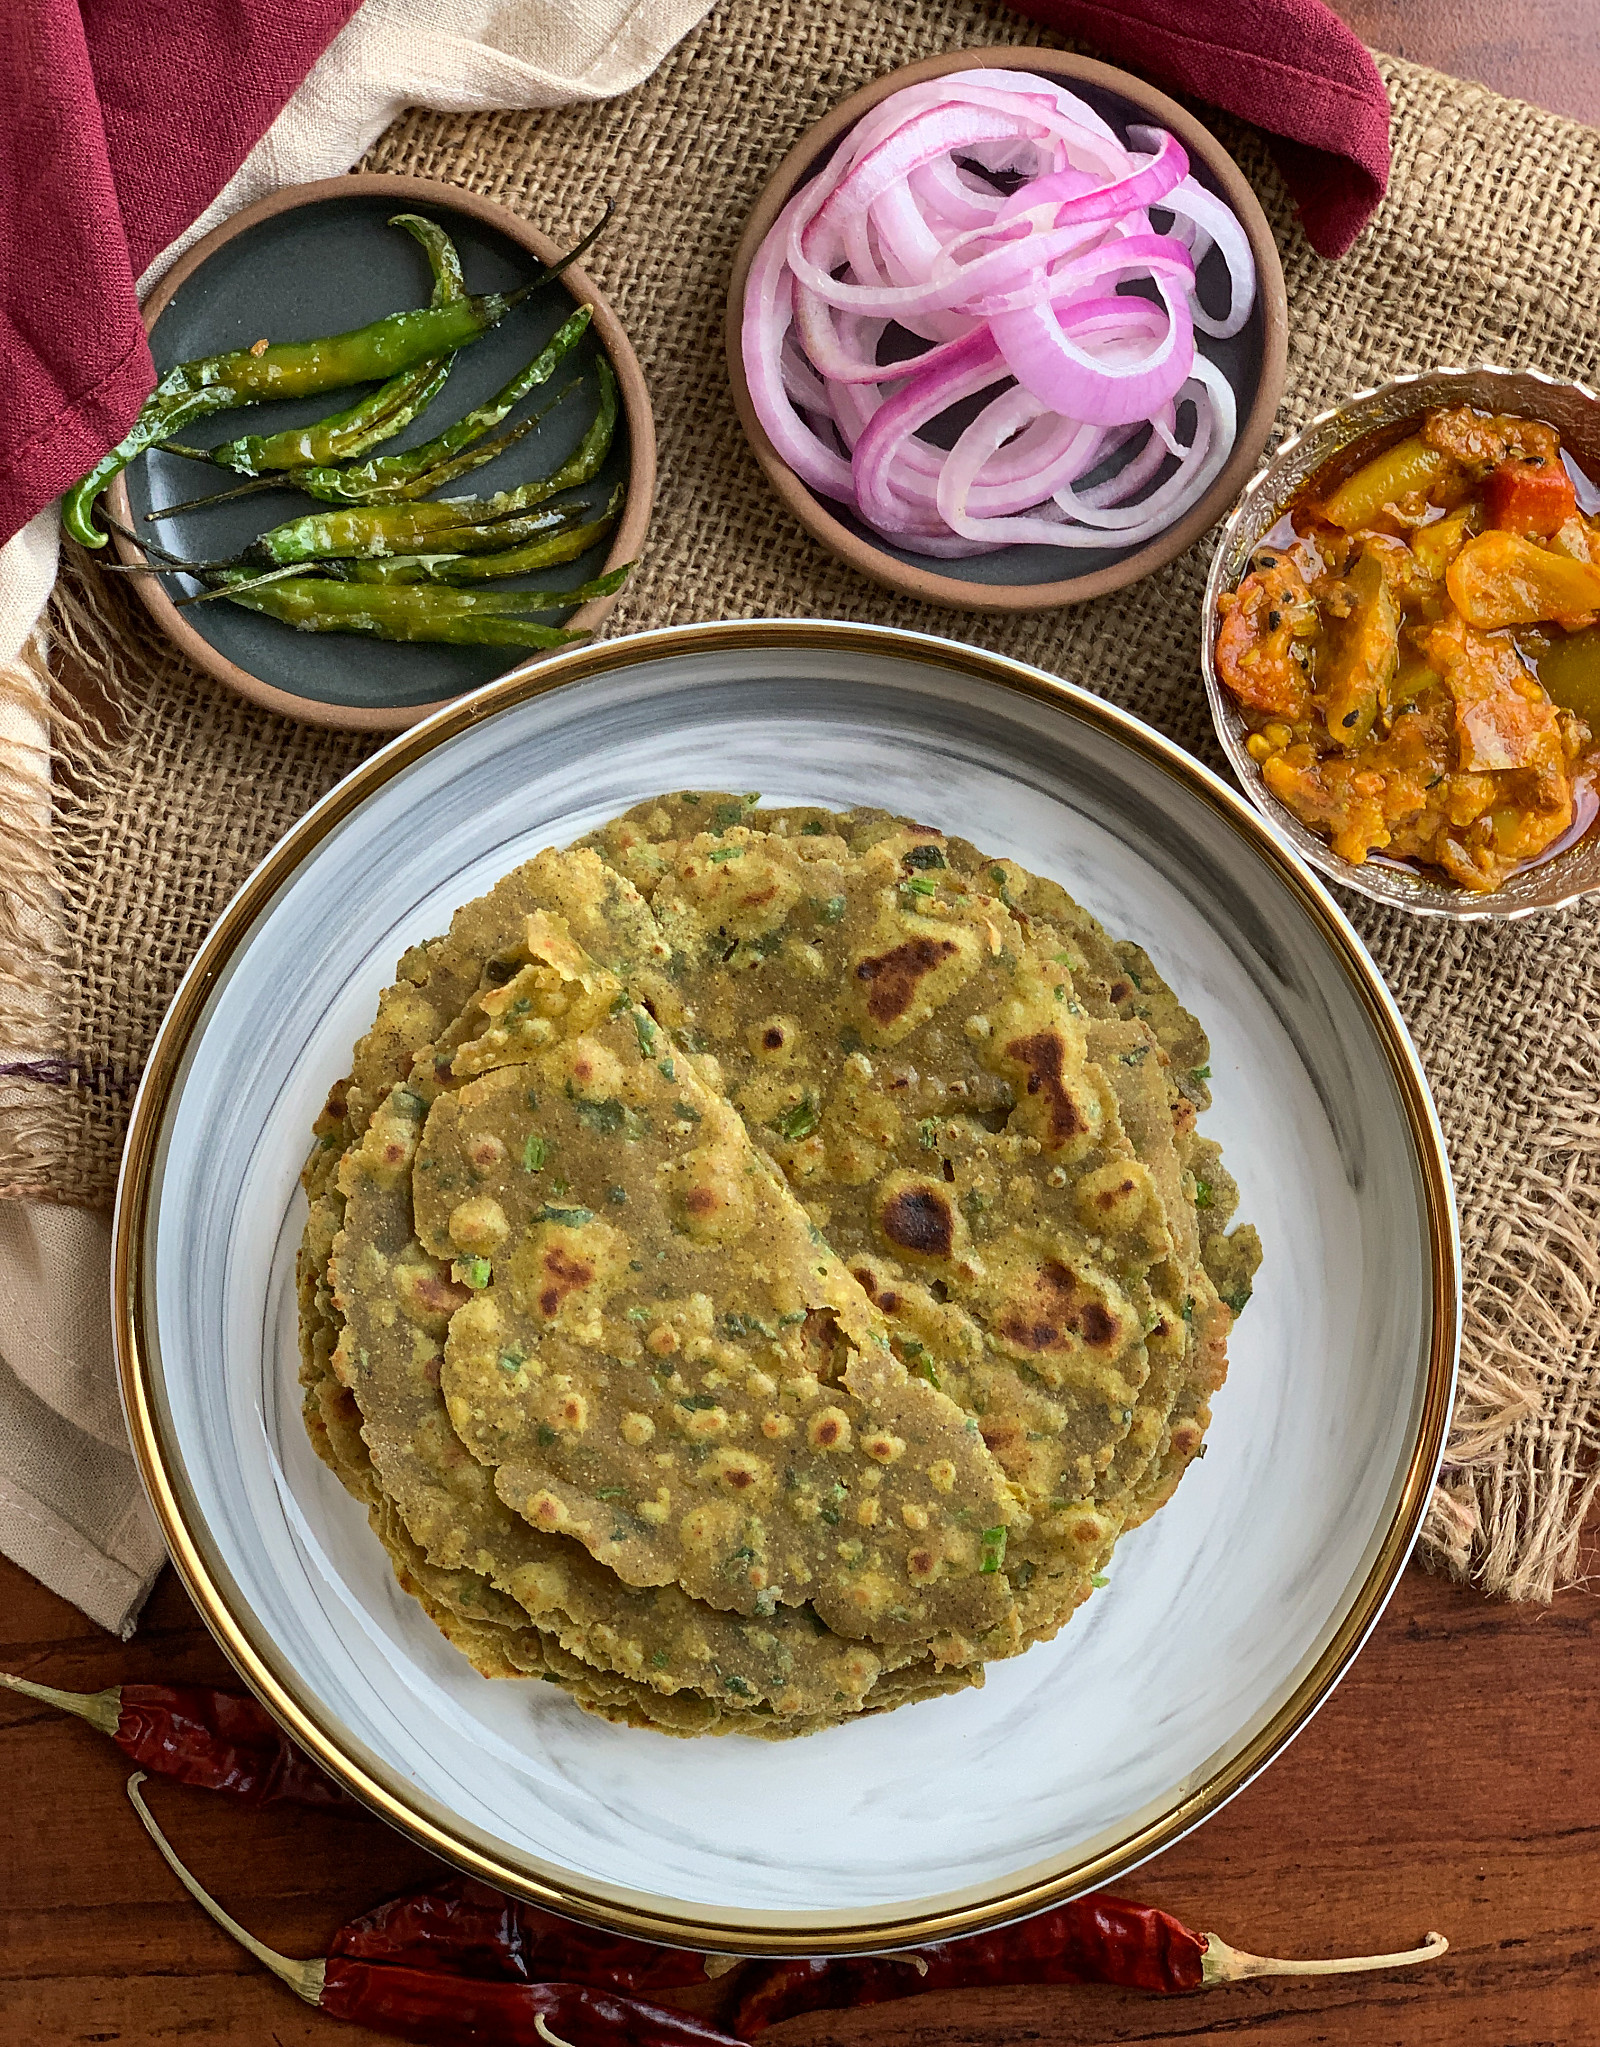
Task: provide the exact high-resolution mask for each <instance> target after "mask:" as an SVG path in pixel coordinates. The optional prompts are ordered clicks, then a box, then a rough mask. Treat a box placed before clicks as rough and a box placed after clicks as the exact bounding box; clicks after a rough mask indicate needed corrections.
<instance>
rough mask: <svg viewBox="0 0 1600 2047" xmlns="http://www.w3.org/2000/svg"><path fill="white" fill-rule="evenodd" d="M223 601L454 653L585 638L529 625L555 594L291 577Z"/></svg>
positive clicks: (323, 629) (327, 628)
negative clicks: (438, 644) (443, 646)
mask: <svg viewBox="0 0 1600 2047" xmlns="http://www.w3.org/2000/svg"><path fill="white" fill-rule="evenodd" d="M229 573H233V574H237V573H240V572H239V571H230V572H229ZM263 580H264V579H263ZM228 594H229V596H230V597H231V598H232V601H233V602H234V603H235V604H240V605H243V606H244V608H245V609H246V610H247V611H259V612H264V613H265V614H266V615H267V616H268V617H270V618H279V619H282V620H283V622H284V623H285V624H286V625H292V626H294V627H295V628H296V630H297V631H299V632H303V633H365V634H367V635H368V636H369V637H370V638H372V639H377V640H432V641H444V642H446V643H448V644H449V645H451V646H456V647H565V646H570V645H571V644H572V643H573V642H574V641H575V640H582V639H586V638H587V637H588V636H587V634H585V633H569V632H564V631H562V630H561V629H560V628H559V627H556V626H547V625H534V624H530V623H528V622H527V621H528V618H529V615H530V614H534V615H536V614H537V613H539V612H541V611H550V610H553V609H556V608H557V606H558V605H559V603H560V602H562V601H563V600H561V599H560V598H559V597H556V601H555V603H553V602H552V597H553V596H555V593H552V592H549V591H544V590H443V589H438V588H436V587H434V586H432V585H430V584H426V583H422V584H384V583H335V582H330V581H328V580H327V579H326V578H325V577H322V576H293V577H289V578H287V579H285V580H284V581H281V582H275V583H271V584H270V586H268V587H265V588H252V589H249V590H239V591H230V592H229V593H228Z"/></svg>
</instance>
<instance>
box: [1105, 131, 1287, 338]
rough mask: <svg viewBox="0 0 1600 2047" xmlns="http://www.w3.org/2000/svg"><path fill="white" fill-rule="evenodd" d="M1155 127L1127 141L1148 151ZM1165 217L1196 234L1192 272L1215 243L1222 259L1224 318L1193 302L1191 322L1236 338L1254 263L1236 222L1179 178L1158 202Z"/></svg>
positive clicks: (1211, 197)
mask: <svg viewBox="0 0 1600 2047" xmlns="http://www.w3.org/2000/svg"><path fill="white" fill-rule="evenodd" d="M1161 133H1162V130H1161V129H1159V128H1145V127H1131V128H1129V130H1128V138H1129V140H1130V141H1132V142H1134V143H1136V144H1138V145H1140V146H1141V147H1146V148H1148V147H1153V146H1154V143H1155V138H1156V137H1158V136H1160V135H1161ZM1157 203H1159V204H1160V205H1162V206H1164V207H1165V208H1166V210H1167V211H1168V212H1169V213H1173V214H1176V215H1177V216H1178V217H1179V219H1180V220H1184V221H1187V222H1188V223H1189V224H1190V226H1191V228H1192V229H1193V230H1194V231H1195V236H1196V239H1197V241H1198V242H1200V243H1203V244H1204V246H1203V247H1197V248H1196V251H1195V259H1194V260H1195V268H1196V269H1198V268H1199V266H1200V262H1201V259H1202V258H1203V257H1204V256H1205V255H1206V253H1207V251H1208V250H1209V248H1210V247H1211V245H1212V244H1213V243H1214V244H1215V245H1216V247H1217V248H1218V249H1219V250H1220V251H1221V254H1222V260H1223V262H1224V263H1225V264H1226V265H1227V267H1228V294H1229V303H1228V311H1227V315H1226V317H1225V318H1223V319H1220V320H1219V319H1218V318H1216V316H1215V315H1214V314H1211V313H1208V312H1207V311H1206V309H1205V307H1204V306H1202V305H1201V304H1200V302H1199V300H1198V299H1196V301H1195V304H1194V307H1193V309H1192V310H1193V313H1194V324H1195V325H1196V326H1197V327H1198V328H1199V329H1200V332H1201V333H1202V334H1210V335H1212V336H1214V337H1215V338H1216V339H1217V340H1219V341H1224V340H1226V339H1227V338H1228V336H1229V335H1231V334H1237V333H1238V332H1239V330H1240V328H1241V327H1243V325H1244V323H1245V321H1246V320H1248V319H1249V317H1250V313H1251V309H1252V308H1253V307H1254V305H1255V302H1256V265H1255V258H1254V257H1253V256H1252V255H1251V253H1250V242H1249V238H1248V237H1247V236H1246V234H1245V231H1244V229H1243V228H1242V227H1241V226H1240V225H1239V222H1238V219H1237V218H1236V216H1235V215H1234V213H1233V212H1232V211H1231V209H1230V208H1229V207H1227V206H1226V205H1225V204H1224V203H1223V202H1222V200H1220V199H1219V198H1218V197H1217V195H1216V194H1215V193H1214V192H1208V191H1207V190H1206V188H1205V186H1204V185H1202V184H1200V183H1199V182H1198V180H1196V179H1195V178H1193V177H1186V178H1184V179H1183V180H1182V181H1181V182H1180V183H1179V184H1178V185H1177V186H1175V187H1174V189H1173V190H1172V191H1171V192H1170V193H1169V194H1168V195H1167V197H1166V198H1165V199H1162V200H1160V201H1159V202H1157Z"/></svg>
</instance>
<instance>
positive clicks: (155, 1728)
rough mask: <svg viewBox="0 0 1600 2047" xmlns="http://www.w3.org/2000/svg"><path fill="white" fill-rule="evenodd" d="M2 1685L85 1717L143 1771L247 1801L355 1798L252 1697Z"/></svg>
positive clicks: (4, 1680)
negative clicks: (70, 1689)
mask: <svg viewBox="0 0 1600 2047" xmlns="http://www.w3.org/2000/svg"><path fill="white" fill-rule="evenodd" d="M0 1685H4V1686H5V1687H6V1688H7V1689H8V1690H10V1691H14V1692H21V1693H23V1694H24V1695H25V1696H26V1697H28V1698H30V1699H42V1700H43V1701H44V1703H45V1704H46V1705H47V1706H58V1707H60V1708H61V1710H62V1711H63V1712H66V1713H75V1714H76V1715H77V1716H78V1718H79V1719H80V1720H87V1721H88V1723H89V1725H90V1726H91V1727H98V1728H99V1730H100V1732H101V1733H102V1734H109V1735H110V1737H111V1739H112V1740H113V1741H114V1742H115V1743H116V1744H117V1747H118V1748H120V1749H121V1750H122V1752H123V1754H124V1755H125V1756H127V1757H128V1758H129V1760H130V1761H131V1762H135V1763H137V1764H138V1765H139V1766H140V1768H141V1769H145V1770H151V1771H154V1772H155V1774H156V1775H157V1776H161V1777H172V1778H175V1779H176V1780H177V1781H178V1782H179V1783H180V1784H198V1785H200V1786H202V1787H203V1788H204V1789H205V1790H207V1791H226V1792H227V1793H229V1795H230V1796H231V1797H234V1798H237V1799H238V1800H239V1802H240V1803H241V1804H242V1805H248V1806H255V1805H284V1804H287V1805H348V1804H351V1803H353V1801H352V1800H351V1799H350V1798H349V1797H348V1795H347V1794H346V1793H345V1792H343V1791H341V1790H340V1788H339V1786H338V1785H337V1784H335V1783H334V1781H333V1779H332V1778H331V1777H327V1776H325V1775H324V1774H323V1772H322V1771H321V1770H319V1769H318V1768H317V1766H316V1764H315V1763H313V1762H312V1761H311V1759H310V1757H309V1756H306V1755H304V1754H302V1752H301V1751H300V1750H299V1749H297V1748H296V1747H295V1745H294V1743H293V1742H292V1741H290V1740H289V1738H288V1736H287V1735H286V1734H285V1733H284V1732H283V1730H282V1729H281V1728H280V1727H279V1726H278V1724H277V1722H276V1721H275V1720H273V1719H272V1718H271V1716H270V1715H269V1714H268V1713H267V1712H266V1711H265V1710H264V1709H263V1708H262V1707H260V1706H258V1705H257V1704H256V1702H255V1700H254V1699H248V1698H240V1697H238V1696H237V1695H236V1694H235V1693H232V1692H217V1691H213V1690H211V1689H210V1687H209V1686H205V1685H113V1686H112V1687H111V1689H110V1690H109V1691H104V1692H63V1691H58V1690H57V1689H56V1687H55V1686H54V1685H41V1684H35V1683H34V1682H33V1680H32V1679H31V1678H26V1677H12V1676H10V1675H8V1673H7V1672H5V1671H0Z"/></svg>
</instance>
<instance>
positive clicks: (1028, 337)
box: [989, 277, 1194, 426]
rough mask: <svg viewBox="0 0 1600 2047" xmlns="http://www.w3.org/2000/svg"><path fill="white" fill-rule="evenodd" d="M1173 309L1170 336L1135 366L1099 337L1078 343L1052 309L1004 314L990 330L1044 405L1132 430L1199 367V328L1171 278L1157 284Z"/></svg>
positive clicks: (1025, 385) (1013, 370) (1137, 357)
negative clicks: (1097, 342)
mask: <svg viewBox="0 0 1600 2047" xmlns="http://www.w3.org/2000/svg"><path fill="white" fill-rule="evenodd" d="M1157 288H1158V289H1159V291H1160V293H1161V297H1162V301H1163V303H1164V304H1165V306H1166V308H1167V331H1166V333H1165V335H1164V336H1163V337H1162V339H1161V340H1160V341H1159V342H1157V344H1156V345H1155V347H1154V348H1153V349H1151V350H1150V351H1149V353H1148V354H1145V355H1135V356H1134V357H1133V358H1132V360H1131V361H1122V362H1117V361H1113V360H1110V359H1108V357H1107V355H1106V353H1105V352H1104V351H1103V350H1100V351H1097V350H1096V349H1095V347H1094V345H1093V342H1092V340H1090V339H1088V338H1087V337H1086V339H1085V340H1084V341H1081V342H1080V341H1078V340H1075V339H1074V338H1073V336H1072V335H1071V334H1070V333H1069V332H1068V331H1067V328H1066V327H1065V326H1064V325H1063V323H1062V321H1061V318H1060V315H1059V314H1058V313H1057V311H1056V308H1055V307H1054V306H1053V305H1049V304H1046V305H1042V306H1031V307H1029V308H1028V310H1027V311H1026V312H1021V313H998V314H996V315H995V317H994V318H993V319H992V320H991V321H990V322H989V332H990V333H991V334H992V335H993V337H994V341H995V345H996V346H997V347H998V349H999V350H1000V353H1001V354H1002V355H1003V356H1004V357H1005V359H1006V363H1007V365H1008V366H1009V368H1010V370H1011V373H1012V375H1013V376H1014V377H1015V378H1016V380H1017V382H1018V383H1019V384H1021V385H1022V386H1023V388H1024V389H1025V390H1028V391H1031V392H1032V393H1033V395H1034V396H1035V397H1036V398H1038V399H1039V400H1040V402H1041V403H1042V404H1045V405H1048V406H1049V407H1051V408H1052V410H1054V411H1056V412H1061V413H1065V414H1066V415H1067V416H1068V417H1069V418H1071V419H1084V420H1089V421H1090V422H1092V424H1094V425H1095V426H1126V425H1128V424H1129V423H1130V422H1131V421H1133V420H1136V419H1148V418H1149V417H1150V416H1151V414H1152V413H1154V412H1155V411H1157V410H1158V409H1159V408H1160V407H1161V406H1163V405H1165V404H1166V403H1167V401H1168V399H1170V398H1171V397H1173V396H1174V395H1175V393H1176V392H1177V391H1179V390H1180V389H1181V388H1182V386H1183V385H1184V384H1186V383H1187V382H1188V379H1189V370H1190V367H1191V365H1192V364H1193V362H1194V327H1193V324H1192V322H1191V321H1190V318H1189V308H1188V305H1187V303H1186V301H1185V300H1183V299H1181V298H1178V297H1176V296H1174V293H1173V290H1172V286H1171V284H1170V283H1169V282H1168V280H1167V279H1166V278H1164V277H1163V278H1159V279H1157Z"/></svg>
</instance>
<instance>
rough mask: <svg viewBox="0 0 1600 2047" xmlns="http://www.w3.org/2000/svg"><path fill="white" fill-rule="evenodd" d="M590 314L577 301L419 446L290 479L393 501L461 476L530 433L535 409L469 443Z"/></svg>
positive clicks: (343, 494)
mask: <svg viewBox="0 0 1600 2047" xmlns="http://www.w3.org/2000/svg"><path fill="white" fill-rule="evenodd" d="M590 317H591V315H590V312H589V308H588V307H587V306H580V307H579V308H578V310H577V311H576V312H575V313H574V314H573V316H572V318H571V319H570V320H568V321H566V322H565V324H564V325H563V326H561V327H559V328H558V329H557V330H556V332H555V334H554V335H553V336H552V337H551V340H550V343H549V345H548V346H547V347H546V348H543V349H541V350H540V352H539V354H538V355H536V356H535V357H534V358H533V360H532V362H530V363H528V364H526V365H525V366H524V367H523V368H522V369H520V370H518V372H517V374H516V375H515V376H514V377H513V378H512V379H511V381H510V383H509V384H507V385H505V386H504V387H503V388H502V389H501V390H499V391H497V392H496V393H495V395H494V397H492V398H491V399H489V400H488V401H487V402H486V403H485V404H483V405H479V406H475V407H474V408H473V410H472V411H471V412H469V413H467V414H465V415H464V417H462V418H461V419H458V420H457V421H456V423H455V425H454V426H452V427H447V428H446V429H445V431H444V432H443V433H442V434H439V435H438V436H437V437H436V438H435V439H433V440H431V441H424V442H423V444H422V446H421V447H420V448H407V449H406V450H405V451H404V452H403V453H401V454H399V455H379V456H376V457H374V459H373V460H372V461H370V462H363V463H361V464H359V465H358V466H356V467H353V468H348V469H331V468H315V469H308V470H304V471H302V472H301V473H300V474H299V475H297V476H296V477H294V478H293V479H292V480H293V482H294V485H295V488H296V489H297V490H303V491H305V492H306V493H307V495H308V496H310V497H314V498H321V499H322V501H323V502H324V503H325V504H330V505H395V504H402V503H404V502H405V501H406V500H407V499H410V498H421V497H426V496H427V494H428V492H429V491H430V490H437V489H438V488H439V487H440V486H441V485H442V484H446V483H450V482H453V481H454V479H455V478H456V477H458V476H464V475H466V473H467V472H468V471H469V470H471V469H479V468H481V467H482V466H483V464H484V463H485V462H492V461H493V460H494V458H495V457H496V456H497V455H503V454H504V453H505V451H506V449H507V448H509V447H511V446H513V445H514V444H515V443H516V442H517V441H519V440H521V439H522V437H523V435H524V434H526V433H529V432H531V431H532V429H533V428H534V427H536V426H537V425H538V424H539V421H540V420H541V419H542V418H543V417H544V414H543V413H535V414H534V415H533V417H532V418H531V419H527V420H524V421H523V422H522V424H521V425H520V426H516V427H513V428H512V429H511V431H510V432H509V433H505V434H500V435H498V436H497V437H496V438H495V439H494V440H492V441H488V442H485V443H484V445H483V446H482V447H474V445H473V444H474V443H475V442H477V441H480V440H482V438H483V436H484V435H485V434H486V433H488V432H489V430H490V428H491V427H497V426H498V425H499V424H500V422H501V420H503V419H504V418H505V416H506V414H507V413H508V412H510V411H511V409H512V408H513V406H515V405H517V404H518V403H519V402H520V401H521V400H522V399H523V398H525V397H526V396H527V395H528V393H529V392H530V391H532V390H535V389H536V388H537V387H538V386H539V385H540V384H545V383H548V382H549V380H550V378H551V377H552V376H553V375H554V374H555V371H556V368H557V366H558V365H559V364H560V363H561V361H562V360H563V358H564V357H566V356H567V355H569V354H570V353H571V352H572V350H573V349H574V348H575V347H576V346H577V344H578V342H579V341H580V340H582V338H583V335H584V333H585V331H586V330H587V328H588V325H589V320H590ZM575 388H576V387H575V386H574V385H571V384H569V385H567V386H566V387H565V388H564V389H563V390H562V391H561V392H559V393H558V394H557V402H559V399H560V398H564V397H565V396H566V395H567V392H568V391H571V390H573V389H575Z"/></svg>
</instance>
